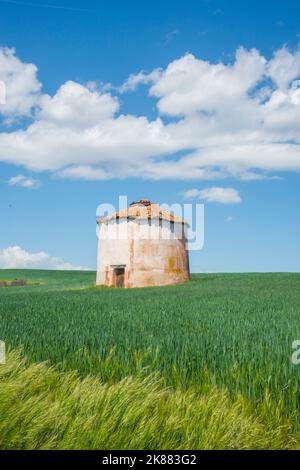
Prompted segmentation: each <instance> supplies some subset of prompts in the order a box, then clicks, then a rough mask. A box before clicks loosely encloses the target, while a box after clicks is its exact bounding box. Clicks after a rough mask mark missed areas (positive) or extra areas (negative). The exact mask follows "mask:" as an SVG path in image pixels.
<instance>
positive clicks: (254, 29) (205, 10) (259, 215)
mask: <svg viewBox="0 0 300 470" xmlns="http://www.w3.org/2000/svg"><path fill="white" fill-rule="evenodd" d="M299 42H300V7H299V3H298V2H296V1H291V0H290V1H286V2H282V1H280V0H278V1H276V0H273V1H265V2H261V1H256V0H255V1H251V2H250V1H245V2H237V1H233V0H231V1H230V0H227V1H220V0H218V1H213V0H211V1H209V0H202V1H201V0H186V1H184V2H183V1H174V0H173V1H172V2H171V1H167V0H166V1H164V2H158V1H152V2H137V1H128V2H125V1H111V2H102V1H88V0H86V1H84V2H83V1H79V0H78V1H75V0H73V1H67V0H64V1H58V0H57V1H55V0H49V2H48V1H45V2H44V1H40V2H38V1H35V0H31V1H30V2H29V1H28V2H27V1H26V0H24V1H13V0H12V1H9V0H7V1H1V0H0V47H2V48H10V49H9V50H10V52H8V49H5V51H6V52H2V62H1V59H0V80H1V66H2V80H4V81H5V80H6V79H7V77H8V73H7V70H8V69H9V70H10V73H11V74H13V76H14V78H15V82H14V83H15V84H19V81H18V77H19V78H20V77H21V79H22V80H23V81H22V83H24V80H25V85H24V86H17V85H16V86H14V87H12V86H11V88H9V86H10V85H9V84H8V96H7V104H6V105H3V106H2V107H1V105H0V213H1V231H0V263H2V266H6V267H8V266H13V265H14V264H13V263H16V262H19V263H23V264H22V265H26V266H28V267H30V266H33V265H34V263H35V262H36V263H37V266H42V265H43V263H44V264H45V266H48V265H49V266H50V267H51V266H52V267H55V266H56V265H59V264H60V265H62V264H63V263H62V262H61V261H58V260H57V258H61V259H62V260H64V261H65V262H66V263H71V264H72V265H74V266H88V267H91V268H95V260H96V243H97V239H96V235H95V211H96V207H97V206H98V204H100V203H102V202H107V203H112V204H117V198H118V196H119V194H121V195H123V194H124V195H127V196H128V199H129V202H130V201H131V200H136V199H139V198H142V197H147V198H149V199H151V200H153V201H155V202H164V203H169V204H171V203H176V202H177V203H178V202H179V203H184V202H193V203H196V202H201V201H202V202H205V246H204V248H203V250H201V251H199V252H192V253H191V268H192V270H193V271H196V272H201V271H205V272H216V271H299V266H300V250H299V234H300V222H299V202H300V197H299V196H300V189H299V171H300V152H299V142H300V124H299V123H300V113H299V108H300V104H298V101H297V96H298V95H296V93H297V89H296V88H295V86H294V85H293V83H296V81H297V80H298V79H300V65H299V64H300V58H299V57H300V56H299V54H298V47H299ZM239 47H243V50H242V51H243V52H240V53H238V54H239V55H238V57H237V56H236V54H237V50H238V48H239ZM11 48H14V49H15V52H12V50H11ZM253 49H255V50H256V52H254V51H253ZM2 51H3V50H2ZM280 51H281V52H280ZM187 54H189V55H187ZM218 63H222V64H223V66H222V67H223V68H222V70H219V69H216V64H218ZM26 64H34V66H35V68H34V69H32V68H28V67H27V65H26ZM234 64H236V67H235V68H234ZM174 69H176V70H177V71H178V70H181V71H182V70H183V72H182V73H183V78H182V79H180V80H179V82H178V80H177V78H176V76H175V75H174ZM176 70H175V72H176ZM141 71H143V74H142V75H141V74H140V75H138V74H139V72H141ZM153 71H154V72H153ZM176 73H177V72H176ZM5 74H6V75H5ZM201 74H202V75H201ZM218 74H219V75H218ZM130 75H133V76H134V77H135V78H134V85H132V81H131V82H130V81H129V82H128V77H129V76H130ZM201 76H203V77H204V78H201ZM216 76H217V78H215V77H216ZM24 77H25V78H24ZM218 77H219V78H218ZM124 83H125V85H124ZM130 83H131V85H130ZM65 84H67V85H65ZM74 84H77V85H79V86H80V87H82V88H79V87H78V86H75V85H74ZM122 84H123V89H122V88H120V87H121V86H122ZM64 85H65V86H64ZM61 87H64V88H63V91H61V92H60V93H59V90H60V89H61ZM130 87H131V88H130ZM231 87H232V88H233V90H231ZM261 90H263V91H261ZM70 93H71V95H72V96H75V97H79V95H80V98H78V100H74V101H75V102H76V103H75V104H74V103H73V104H70V103H69V101H67V100H68V96H69V94H70ZM262 93H264V94H263V95H262ZM82 96H83V98H81V97H82ZM278 100H279V101H280V100H281V101H280V103H279V104H278V102H279V101H278ZM24 103H25V104H26V103H27V104H26V106H25V104H24ZM28 103H29V104H28ZM268 103H269V104H268ZM62 106H63V111H62ZM73 106H74V107H73ZM67 107H68V110H69V111H66V112H65V110H66V108H67ZM100 108H101V111H99V109H100ZM260 112H261V113H262V116H263V117H262V118H260V120H257V113H260ZM1 113H2V114H1ZM120 116H121V119H120ZM122 116H123V117H122ZM298 117H299V121H298V120H297V118H298ZM260 123H262V124H260ZM31 126H34V127H31ZM28 129H29V131H28ZM31 129H32V130H31ZM95 129H96V130H95ZM103 129H105V132H104V134H105V135H104V137H103V136H102V131H103ZM20 132H21V133H22V132H24V136H23V134H21V138H20ZM49 132H50V136H51V137H47V136H49ZM131 133H132V136H131V135H130V134H131ZM45 135H46V137H45ZM77 136H78V140H77ZM23 138H24V140H23ZM43 139H44V140H43ZM48 139H49V140H48ZM88 139H89V140H88ZM53 140H55V141H56V142H57V143H55V145H54V144H53ZM1 147H2V150H1ZM95 148H96V149H95ZM97 152H98V153H97ZM60 155H61V157H60ZM98 155H99V157H98ZM186 157H187V158H186ZM102 173H103V174H102ZM20 175H22V178H23V179H22V178H21V179H20V178H18V179H16V177H18V176H20ZM28 178H29V179H28ZM9 182H10V184H9ZM24 185H25V186H27V187H24ZM28 186H29V187H28ZM30 186H31V187H30ZM35 186H37V187H35ZM214 188H225V189H234V190H235V191H236V192H237V193H238V194H239V197H240V199H241V202H239V203H236V202H234V201H232V203H230V201H229V203H228V201H227V203H224V200H220V198H219V199H218V198H217V199H216V198H215V200H214V198H212V199H213V200H212V201H210V200H209V198H207V197H206V198H205V197H204V196H203V194H204V193H203V190H212V189H214ZM191 189H197V190H198V196H197V197H194V198H191V199H185V197H184V193H186V192H187V191H189V190H191ZM212 194H214V193H212ZM16 246H18V247H20V248H22V251H20V250H19V251H16V250H15V251H13V250H12V249H11V248H12V247H16ZM9 249H10V251H9ZM40 252H44V253H45V254H44V256H43V257H38V256H36V257H35V258H34V257H32V254H36V253H40ZM46 254H47V256H46ZM26 259H27V260H29V261H28V264H26V262H27V261H26ZM24 263H25V264H24ZM39 263H40V264H39Z"/></svg>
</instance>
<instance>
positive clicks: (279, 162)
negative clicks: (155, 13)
mask: <svg viewBox="0 0 300 470" xmlns="http://www.w3.org/2000/svg"><path fill="white" fill-rule="evenodd" d="M1 51H2V52H1V53H2V56H1V57H2V61H1V60H0V78H1V76H4V75H5V74H6V73H7V72H6V71H7V70H13V71H14V72H13V76H14V77H15V76H19V75H18V73H19V72H18V73H17V72H16V70H17V69H18V70H20V71H21V72H22V70H27V75H28V76H29V77H30V79H28V80H25V81H26V83H27V85H26V86H25V89H24V90H22V92H20V91H19V92H17V88H15V94H14V93H13V92H12V90H11V91H10V95H9V101H10V103H9V104H8V107H7V108H6V110H9V109H10V111H9V113H10V118H11V119H13V118H14V117H17V116H19V115H20V114H23V115H25V114H26V113H27V114H30V113H31V114H32V118H33V119H32V121H31V122H29V124H26V125H25V126H24V125H23V126H21V125H20V126H19V127H17V128H14V129H9V130H7V131H6V132H0V161H2V162H6V163H11V164H14V165H19V166H23V167H25V168H27V169H30V170H34V171H50V172H53V173H55V174H57V175H59V176H60V177H64V178H72V179H75V178H79V179H87V180H95V181H96V180H103V179H109V178H128V177H137V178H149V179H155V180H157V179H182V180H214V179H224V178H226V177H228V176H231V177H232V176H233V177H236V178H241V179H242V180H252V179H263V178H267V177H270V175H271V176H272V172H273V171H276V172H282V171H295V172H299V171H300V88H297V87H294V86H292V83H293V81H294V80H296V79H297V78H299V74H300V69H299V58H300V52H299V51H298V50H297V51H296V52H294V53H292V52H289V51H288V50H287V49H286V48H283V49H281V50H280V51H277V52H275V54H274V57H273V58H272V59H271V60H269V61H268V60H266V59H265V58H264V57H263V56H262V55H261V54H260V53H259V52H258V51H257V50H255V49H252V50H249V51H248V50H245V49H243V48H239V49H238V50H237V52H236V58H235V60H234V61H233V63H231V64H224V63H221V62H219V63H211V62H209V61H205V60H202V59H199V58H196V57H194V56H193V55H191V54H186V55H185V56H183V57H181V58H179V59H177V60H175V61H173V62H171V63H170V64H169V65H168V66H167V67H166V69H165V70H161V69H154V70H153V71H152V72H150V73H145V72H140V73H138V74H136V75H131V76H130V77H129V79H128V80H127V81H126V82H125V83H124V84H123V85H122V87H121V89H120V91H121V92H126V91H133V90H135V89H136V87H137V86H138V85H139V84H140V83H144V84H148V85H149V86H150V90H149V93H150V95H152V96H154V97H156V98H157V111H158V116H157V117H156V118H155V119H154V120H149V119H148V118H146V117H145V116H134V115H131V114H127V115H125V114H121V110H120V102H119V99H118V98H116V97H114V96H113V90H114V89H113V88H112V87H111V88H110V91H107V90H108V89H107V88H106V91H104V89H103V88H102V91H99V90H98V89H97V85H96V84H93V85H91V84H88V85H86V86H84V85H81V84H78V83H75V82H73V81H67V82H66V83H64V84H63V85H62V86H61V87H60V88H59V89H58V91H57V92H56V93H55V94H54V95H53V96H49V95H45V94H42V93H41V92H40V84H39V82H38V81H37V79H36V71H37V70H36V67H35V66H33V65H32V64H24V63H23V62H21V61H20V60H19V59H18V58H17V57H16V56H15V54H14V52H13V51H11V50H5V51H6V52H3V51H4V49H1ZM3 58H4V59H3ZM13 64H14V65H13ZM28 70H29V71H28ZM21 72H20V74H21V75H22V73H21ZM25 75H26V74H25ZM266 83H267V85H266ZM5 106H6V105H5ZM5 106H4V107H5ZM4 107H3V106H2V107H1V109H2V108H4ZM32 107H33V111H32ZM23 108H24V109H23ZM165 115H167V116H169V118H168V120H167V121H166V119H165ZM6 117H7V116H6ZM179 152H180V154H179ZM174 154H179V155H180V157H176V158H173V155H174Z"/></svg>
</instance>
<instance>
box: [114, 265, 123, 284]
mask: <svg viewBox="0 0 300 470" xmlns="http://www.w3.org/2000/svg"><path fill="white" fill-rule="evenodd" d="M114 273H115V287H124V278H125V268H115V269H114Z"/></svg>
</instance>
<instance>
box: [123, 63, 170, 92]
mask: <svg viewBox="0 0 300 470" xmlns="http://www.w3.org/2000/svg"><path fill="white" fill-rule="evenodd" d="M161 73H162V70H161V69H155V70H153V71H152V72H150V73H146V72H144V71H143V70H142V71H141V72H139V73H137V74H131V75H129V77H128V78H127V80H126V81H125V82H124V83H123V85H121V86H120V87H118V88H117V90H118V91H119V92H120V93H127V92H129V91H134V90H136V89H137V87H138V86H139V85H146V84H148V83H153V82H156V81H157V80H158V79H159V77H160V75H161Z"/></svg>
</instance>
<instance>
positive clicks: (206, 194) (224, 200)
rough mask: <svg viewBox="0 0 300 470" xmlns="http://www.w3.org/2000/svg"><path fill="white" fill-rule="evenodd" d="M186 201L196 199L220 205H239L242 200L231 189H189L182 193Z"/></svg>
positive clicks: (237, 193)
mask: <svg viewBox="0 0 300 470" xmlns="http://www.w3.org/2000/svg"><path fill="white" fill-rule="evenodd" d="M184 197H185V198H186V199H191V198H198V199H201V200H203V201H206V202H217V203H220V204H239V203H240V202H242V198H241V196H240V194H239V192H238V191H237V190H236V189H233V188H218V187H213V188H205V189H201V190H199V189H190V190H188V191H186V192H185V193H184Z"/></svg>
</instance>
